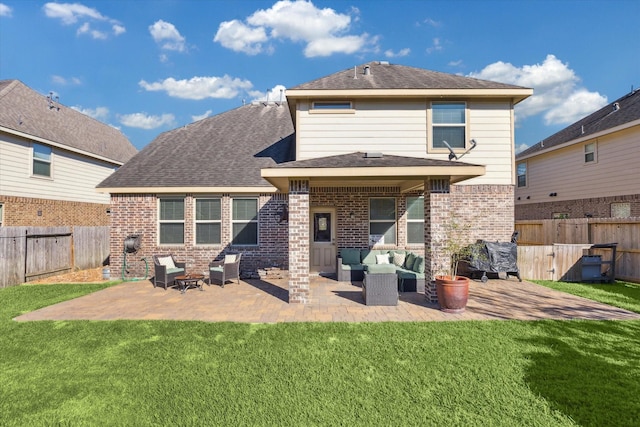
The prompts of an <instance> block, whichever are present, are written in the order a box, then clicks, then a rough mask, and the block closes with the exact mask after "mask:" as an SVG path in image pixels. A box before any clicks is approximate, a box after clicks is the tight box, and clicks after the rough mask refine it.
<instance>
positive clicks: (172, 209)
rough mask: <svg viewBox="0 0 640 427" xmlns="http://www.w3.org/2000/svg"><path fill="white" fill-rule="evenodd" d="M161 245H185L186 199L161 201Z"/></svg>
mask: <svg viewBox="0 0 640 427" xmlns="http://www.w3.org/2000/svg"><path fill="white" fill-rule="evenodd" d="M159 210H160V212H159V214H158V218H159V219H160V244H161V245H171V244H183V243H184V198H177V197H174V198H169V197H167V198H161V199H160V200H159Z"/></svg>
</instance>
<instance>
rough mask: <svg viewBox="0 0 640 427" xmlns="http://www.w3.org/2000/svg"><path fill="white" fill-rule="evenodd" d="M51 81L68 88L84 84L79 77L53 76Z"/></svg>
mask: <svg viewBox="0 0 640 427" xmlns="http://www.w3.org/2000/svg"><path fill="white" fill-rule="evenodd" d="M51 80H52V81H53V83H55V84H58V85H63V86H67V85H76V86H77V85H81V84H82V80H80V79H79V78H78V77H70V78H66V77H62V76H57V75H53V76H51Z"/></svg>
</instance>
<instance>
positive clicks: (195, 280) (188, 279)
mask: <svg viewBox="0 0 640 427" xmlns="http://www.w3.org/2000/svg"><path fill="white" fill-rule="evenodd" d="M203 279H204V274H185V275H184V276H176V283H178V287H179V288H180V292H181V293H183V294H184V293H185V292H186V291H187V289H189V288H200V290H201V291H204V289H203V288H202V283H201V281H202V280H203Z"/></svg>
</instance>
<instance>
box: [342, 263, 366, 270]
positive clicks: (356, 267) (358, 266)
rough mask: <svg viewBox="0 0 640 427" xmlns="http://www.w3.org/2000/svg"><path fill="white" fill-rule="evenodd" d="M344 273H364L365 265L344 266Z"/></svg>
mask: <svg viewBox="0 0 640 427" xmlns="http://www.w3.org/2000/svg"><path fill="white" fill-rule="evenodd" d="M340 268H342V270H344V271H364V269H365V265H364V264H342V266H341V267H340Z"/></svg>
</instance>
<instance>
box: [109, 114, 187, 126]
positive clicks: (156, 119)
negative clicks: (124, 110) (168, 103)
mask: <svg viewBox="0 0 640 427" xmlns="http://www.w3.org/2000/svg"><path fill="white" fill-rule="evenodd" d="M118 118H119V119H120V123H122V124H123V125H125V126H128V127H132V128H140V129H156V128H159V127H160V126H165V125H167V126H175V116H174V115H173V114H168V113H167V114H163V115H161V116H152V115H148V114H147V113H133V114H123V115H120V116H118Z"/></svg>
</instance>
